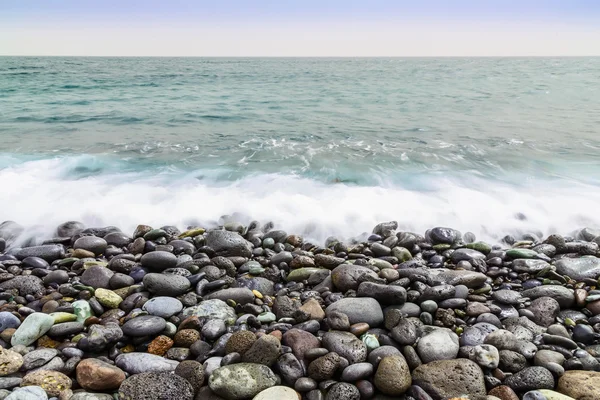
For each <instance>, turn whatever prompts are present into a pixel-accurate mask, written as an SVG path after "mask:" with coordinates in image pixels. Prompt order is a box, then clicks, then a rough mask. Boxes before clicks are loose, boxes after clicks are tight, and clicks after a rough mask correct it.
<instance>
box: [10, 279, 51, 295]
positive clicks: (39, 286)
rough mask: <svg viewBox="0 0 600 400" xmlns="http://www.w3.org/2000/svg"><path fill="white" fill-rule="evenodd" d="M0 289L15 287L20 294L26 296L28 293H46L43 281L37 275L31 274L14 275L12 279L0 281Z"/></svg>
mask: <svg viewBox="0 0 600 400" xmlns="http://www.w3.org/2000/svg"><path fill="white" fill-rule="evenodd" d="M0 289H5V290H10V289H17V290H18V291H19V294H20V295H21V296H27V295H28V294H30V295H33V296H37V297H39V296H43V295H44V293H46V289H45V288H44V282H43V281H42V280H41V279H40V278H38V277H37V276H33V275H19V276H15V277H14V278H12V279H9V280H7V281H4V282H2V283H0Z"/></svg>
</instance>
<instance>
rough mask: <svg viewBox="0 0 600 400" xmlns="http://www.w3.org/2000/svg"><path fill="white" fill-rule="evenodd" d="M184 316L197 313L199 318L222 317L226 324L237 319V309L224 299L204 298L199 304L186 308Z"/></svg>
mask: <svg viewBox="0 0 600 400" xmlns="http://www.w3.org/2000/svg"><path fill="white" fill-rule="evenodd" d="M182 315H183V317H184V318H186V317H189V316H192V315H195V316H197V317H199V318H208V319H222V320H223V321H225V323H226V324H233V323H234V322H235V320H236V319H237V315H236V313H235V310H234V309H233V308H231V307H229V306H228V305H227V303H225V302H224V301H222V300H219V299H213V300H204V301H201V302H200V303H199V304H198V305H196V306H193V307H188V308H185V309H184V310H183V312H182Z"/></svg>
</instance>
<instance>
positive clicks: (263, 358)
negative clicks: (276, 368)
mask: <svg viewBox="0 0 600 400" xmlns="http://www.w3.org/2000/svg"><path fill="white" fill-rule="evenodd" d="M230 339H231V338H230ZM280 352H281V343H280V342H279V339H277V338H276V337H275V336H272V335H264V336H261V337H259V338H258V340H256V341H255V342H254V343H253V344H252V346H251V347H250V349H248V350H247V351H246V352H245V353H244V355H243V357H242V361H243V362H253V363H257V364H263V365H266V366H267V367H270V366H271V365H273V363H275V361H276V360H277V357H279V353H280Z"/></svg>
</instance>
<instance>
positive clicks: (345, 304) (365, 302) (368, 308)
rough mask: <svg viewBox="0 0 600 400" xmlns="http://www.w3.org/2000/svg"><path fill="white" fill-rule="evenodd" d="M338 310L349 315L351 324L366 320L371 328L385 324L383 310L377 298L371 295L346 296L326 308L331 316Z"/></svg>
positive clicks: (326, 311) (326, 312)
mask: <svg viewBox="0 0 600 400" xmlns="http://www.w3.org/2000/svg"><path fill="white" fill-rule="evenodd" d="M334 311H338V312H341V313H344V314H346V315H347V316H348V319H349V320H350V324H356V323H358V322H366V323H367V324H369V326H370V327H371V328H376V327H378V326H379V325H381V324H383V311H382V309H381V306H380V305H379V303H378V302H377V300H375V299H372V298H370V297H346V298H344V299H340V300H338V301H336V302H335V303H332V304H330V305H329V306H328V307H327V309H326V310H325V314H326V315H327V316H329V315H330V314H331V313H332V312H334Z"/></svg>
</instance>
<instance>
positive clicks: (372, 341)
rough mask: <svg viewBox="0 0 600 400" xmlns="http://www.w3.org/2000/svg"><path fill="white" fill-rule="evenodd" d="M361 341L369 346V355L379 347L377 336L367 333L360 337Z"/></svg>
mask: <svg viewBox="0 0 600 400" xmlns="http://www.w3.org/2000/svg"><path fill="white" fill-rule="evenodd" d="M360 340H362V342H363V343H364V344H365V346H367V351H368V352H369V353H370V352H371V351H373V350H375V349H376V348H378V347H379V340H378V339H377V336H375V335H373V334H371V333H365V334H364V335H362V336H361V337H360Z"/></svg>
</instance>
